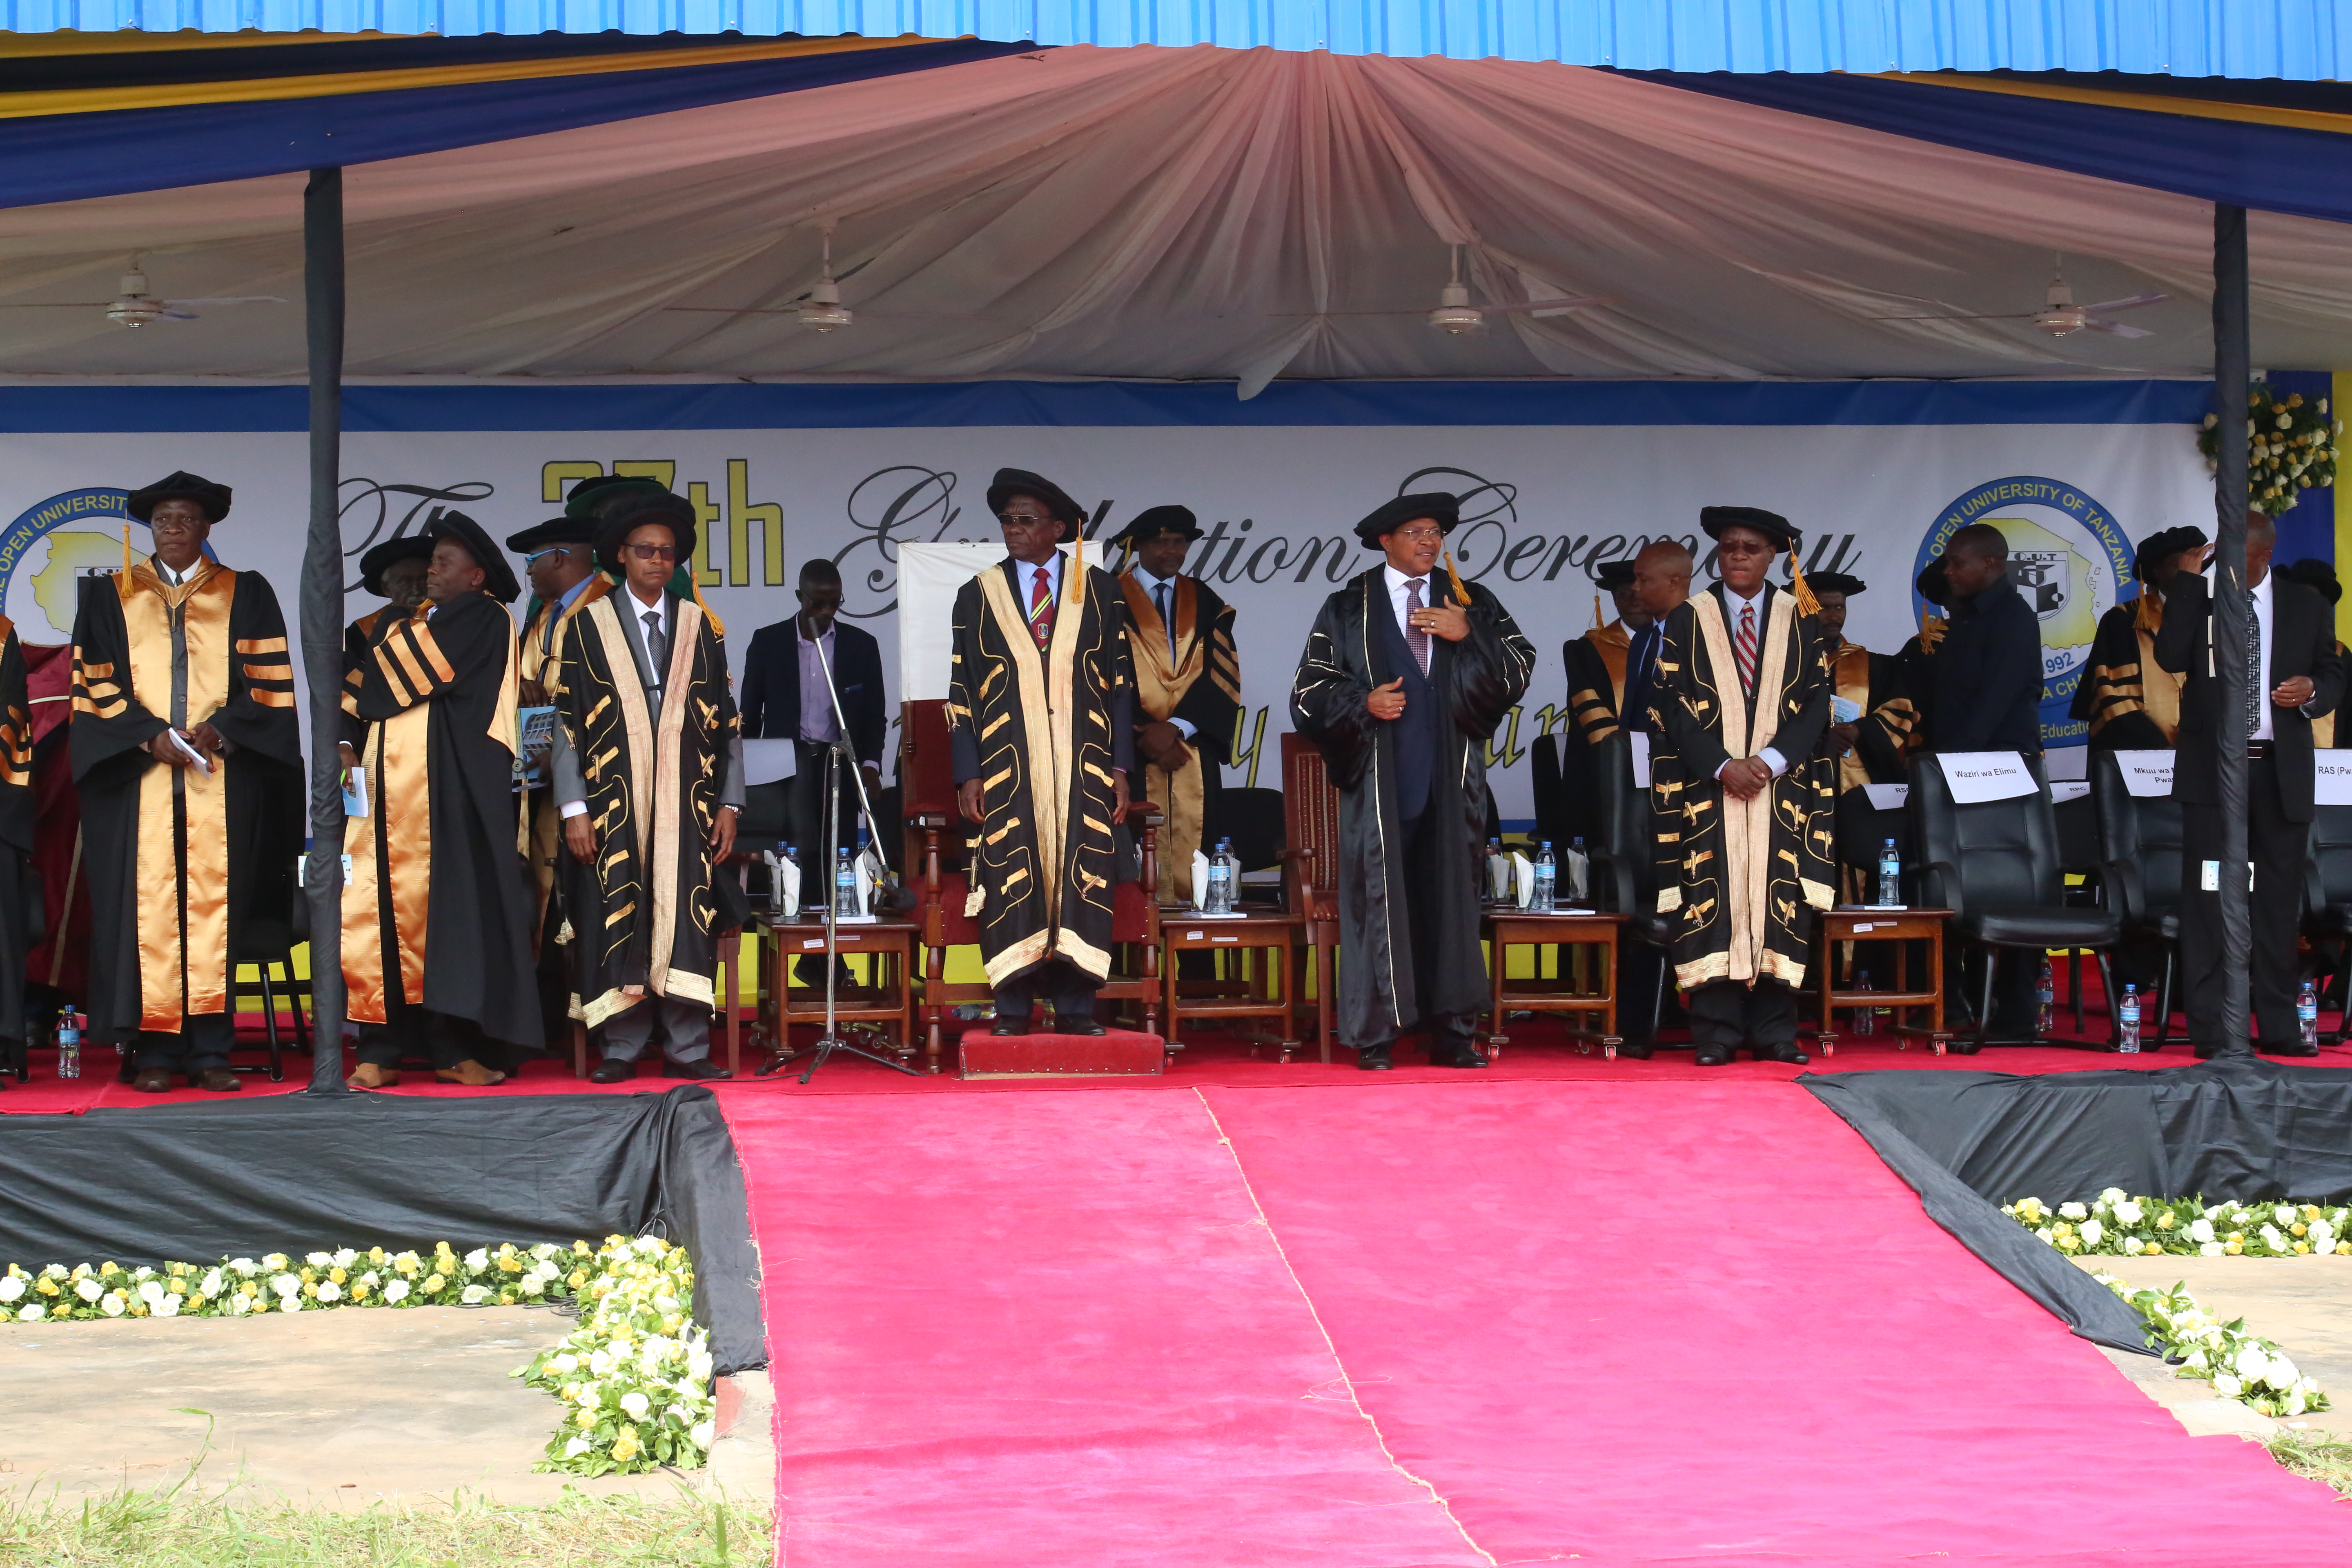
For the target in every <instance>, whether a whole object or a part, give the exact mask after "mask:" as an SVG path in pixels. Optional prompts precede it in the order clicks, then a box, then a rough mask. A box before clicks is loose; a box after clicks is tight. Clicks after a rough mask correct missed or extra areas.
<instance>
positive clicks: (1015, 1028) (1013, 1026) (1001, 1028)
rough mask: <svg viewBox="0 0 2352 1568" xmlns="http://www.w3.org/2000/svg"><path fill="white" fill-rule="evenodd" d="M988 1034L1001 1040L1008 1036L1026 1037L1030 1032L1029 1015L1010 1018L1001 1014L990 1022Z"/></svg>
mask: <svg viewBox="0 0 2352 1568" xmlns="http://www.w3.org/2000/svg"><path fill="white" fill-rule="evenodd" d="M988 1032H989V1033H990V1034H992V1035H994V1036H996V1037H998V1038H999V1039H1002V1038H1003V1037H1005V1036H1007V1035H1025V1034H1027V1033H1028V1032H1029V1015H1028V1014H1026V1013H1021V1014H1016V1015H1013V1016H1007V1015H1005V1014H1003V1013H999V1014H998V1015H997V1016H995V1017H994V1018H993V1019H992V1020H991V1021H990V1023H989V1026H988Z"/></svg>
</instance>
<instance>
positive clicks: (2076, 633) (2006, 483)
mask: <svg viewBox="0 0 2352 1568" xmlns="http://www.w3.org/2000/svg"><path fill="white" fill-rule="evenodd" d="M1979 522H1989V523H1990V524H1991V525H1992V526H1993V527H1995V528H1997V529H1999V530H2000V531H2001V536H2002V537H2003V538H2005V539H2007V540H2008V541H2009V579H2010V582H2011V584H2012V585H2013V586H2015V588H2016V589H2017V591H2018V593H2019V595H2021V597H2023V599H2024V600H2025V602H2026V603H2027V604H2028V605H2032V608H2033V613H2034V615H2035V616H2037V617H2039V618H2040V620H2041V622H2042V741H2043V742H2044V743H2045V744H2049V745H2063V744H2066V743H2068V742H2076V741H2080V740H2082V739H2083V737H2084V733H2085V732H2086V731H2087V730H2088V726H2087V725H2085V724H2083V723H2081V722H2079V721H2074V720H2072V719H2069V718H2067V717H2066V709H2067V707H2068V705H2069V704H2071V703H2072V702H2073V701H2074V688H2075V687H2076V685H2078V684H2079V683H2080V682H2081V680H2082V679H2083V667H2084V665H2085V664H2086V663H2088V662H2089V661H2090V657H2091V639H2092V637H2094V636H2095V635H2096V633H2097V631H2098V626H2099V617H2100V616H2104V615H2105V614H2106V613H2107V612H2108V611H2109V610H2110V609H2113V608H2114V607H2115V604H2116V598H2117V596H2118V595H2120V594H2121V593H2122V591H2123V585H2124V584H2127V583H2129V582H2130V581H2131V568H2132V549H2131V544H2130V542H2128V541H2127V540H2126V539H2125V538H2124V534H2123V531H2122V529H2121V528H2119V527H2118V526H2117V525H2116V521H2115V518H2114V517H2113V515H2112V514H2110V513H2109V512H2108V510H2107V509H2106V508H2105V507H2103V506H2101V505H2100V504H2099V503H2098V502H2097V501H2096V500H2093V499H2092V498H2091V497H2090V496H2087V495H2085V494H2084V493H2083V491H2082V490H2081V489H2079V488H2077V487H2076V486H2074V485H2069V484H2063V483H2061V482H2060V481H2058V480H2056V479H2042V478H2040V477H2038V476H2034V475H2030V474H2021V475H2015V476H2012V477H2011V478H2009V479H1993V480H1991V481H1990V482H1988V483H1985V484H1981V485H1979V486H1978V487H1977V488H1976V489H1972V490H1970V491H1969V492H1968V493H1967V494H1966V495H1963V496H1961V497H1959V498H1958V500H1954V501H1953V502H1952V503H1951V504H1950V505H1949V506H1948V507H1946V508H1944V510H1942V511H1941V512H1940V513H1938V514H1937V518H1936V522H1935V526H1934V527H1932V528H1930V529H1929V530H1928V531H1927V537H1926V538H1924V539H1922V540H1921V541H1920V542H1919V555H1918V559H1917V560H1916V562H1914V563H1913V564H1912V568H1911V572H1912V575H1913V577H1914V578H1915V579H1916V577H1917V575H1918V574H1919V573H1920V572H1922V571H1924V570H1926V568H1927V563H1928V562H1930V561H1932V560H1934V559H1935V558H1936V557H1937V556H1938V555H1941V554H1942V553H1943V552H1944V547H1945V546H1946V545H1947V544H1948V543H1950V542H1951V539H1952V535H1953V534H1955V533H1957V532H1958V531H1960V530H1961V529H1963V528H1966V527H1968V526H1969V525H1970V524H1972V523H1979ZM1911 607H1912V611H1913V614H1914V616H1916V615H1917V614H1918V613H1919V612H1920V611H1922V610H1925V611H1927V612H1929V613H1935V614H1940V613H1941V612H1939V611H1937V610H1936V609H1935V606H1934V605H1929V604H1928V603H1927V600H1925V599H1923V598H1921V597H1919V595H1918V594H1917V593H1916V591H1915V592H1914V593H1913V594H1912V595H1911Z"/></svg>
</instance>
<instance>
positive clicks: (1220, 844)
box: [1203, 838, 1234, 915]
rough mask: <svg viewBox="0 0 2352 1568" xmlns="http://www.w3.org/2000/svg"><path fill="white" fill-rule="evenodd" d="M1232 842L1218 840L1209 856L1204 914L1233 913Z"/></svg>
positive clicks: (1230, 840)
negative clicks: (1207, 890) (1207, 893)
mask: <svg viewBox="0 0 2352 1568" xmlns="http://www.w3.org/2000/svg"><path fill="white" fill-rule="evenodd" d="M1232 844H1233V840H1232V839H1230V838H1220V839H1218V840H1217V847H1216V848H1215V849H1214V850H1213V852H1211V854H1210V856H1209V895H1208V897H1207V899H1206V900H1203V910H1204V912H1206V913H1208V914H1213V915H1229V914H1232V913H1233V912H1234V857H1233V855H1232V853H1231V846H1232Z"/></svg>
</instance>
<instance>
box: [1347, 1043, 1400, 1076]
mask: <svg viewBox="0 0 2352 1568" xmlns="http://www.w3.org/2000/svg"><path fill="white" fill-rule="evenodd" d="M1394 1048H1395V1047H1392V1046H1364V1047H1360V1048H1359V1049H1358V1050H1357V1052H1356V1065H1357V1066H1358V1067H1359V1068H1362V1069H1363V1070H1364V1071H1366V1072H1388V1071H1390V1070H1391V1068H1394V1067H1395V1066H1396V1063H1395V1062H1393V1061H1391V1060H1390V1059H1389V1056H1390V1053H1391V1051H1392V1050H1393V1049H1394Z"/></svg>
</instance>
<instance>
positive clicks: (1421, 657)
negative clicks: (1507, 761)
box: [1290, 491, 1536, 1072]
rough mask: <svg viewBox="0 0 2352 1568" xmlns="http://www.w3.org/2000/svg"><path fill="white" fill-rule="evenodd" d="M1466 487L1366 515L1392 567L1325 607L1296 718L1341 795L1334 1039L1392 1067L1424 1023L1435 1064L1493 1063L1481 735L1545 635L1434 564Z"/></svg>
mask: <svg viewBox="0 0 2352 1568" xmlns="http://www.w3.org/2000/svg"><path fill="white" fill-rule="evenodd" d="M1457 521H1460V506H1459V503H1458V502H1457V500H1455V498H1454V497H1453V496H1451V495H1447V494H1444V492H1441V491H1433V492H1429V493H1425V494H1421V495H1408V496H1400V497H1398V498H1397V499H1396V500H1392V501H1390V502H1388V503H1387V504H1386V505H1384V506H1382V507H1381V509H1380V510H1377V511H1375V512H1373V513H1372V514H1371V515H1370V517H1367V518H1366V519H1364V521H1361V522H1360V523H1358V524H1357V525H1356V537H1357V538H1358V539H1360V540H1361V541H1362V542H1364V543H1365V544H1366V545H1367V546H1368V547H1370V548H1372V549H1377V550H1379V551H1381V552H1382V553H1384V554H1385V555H1386V556H1387V557H1388V560H1387V562H1386V563H1385V564H1383V565H1380V566H1376V567H1374V568H1373V569H1372V570H1370V571H1369V572H1366V573H1363V574H1360V575H1359V576H1357V577H1356V578H1354V579H1353V580H1351V581H1350V582H1349V583H1348V584H1345V585H1344V586H1342V587H1341V588H1340V589H1339V592H1338V593H1336V594H1333V595H1331V596H1330V597H1329V598H1328V599H1326V600H1324V601H1323V608H1322V610H1321V611H1320V612H1319V613H1318V615H1317V616H1316V617H1315V629H1314V630H1313V631H1312V632H1311V633H1309V634H1308V636H1307V651H1306V652H1305V654H1304V655H1302V656H1301V657H1300V659H1299V662H1298V674H1297V679H1296V680H1295V681H1294V682H1293V684H1292V687H1291V692H1290V721H1291V725H1292V727H1293V728H1294V729H1296V730H1297V731H1299V733H1301V734H1303V735H1305V736H1307V739H1309V740H1310V741H1312V742H1314V743H1315V748H1316V750H1317V751H1318V752H1322V753H1323V760H1324V763H1325V766H1326V767H1327V768H1328V771H1329V773H1330V777H1331V783H1332V784H1333V785H1334V786H1336V787H1337V788H1338V790H1339V943H1340V946H1341V948H1342V949H1343V950H1344V951H1345V952H1346V953H1347V958H1346V960H1345V961H1344V962H1343V963H1341V964H1340V965H1339V994H1338V1001H1339V1038H1340V1039H1341V1041H1342V1042H1343V1043H1345V1044H1347V1045H1349V1046H1352V1047H1355V1050H1356V1065H1357V1066H1358V1067H1359V1068H1364V1069H1366V1070H1368V1071H1373V1072H1379V1071H1383V1070H1385V1069H1387V1068H1390V1067H1391V1066H1393V1065H1394V1062H1393V1053H1394V1050H1395V1047H1396V1041H1397V1037H1399V1036H1401V1035H1403V1034H1405V1033H1406V1032H1408V1031H1411V1030H1416V1029H1417V1030H1419V1031H1421V1032H1423V1034H1425V1035H1426V1036H1427V1037H1428V1039H1429V1059H1430V1062H1431V1064H1432V1065H1433V1066H1436V1067H1457V1068H1482V1067H1485V1066H1486V1055H1485V1053H1483V1052H1482V1051H1480V1050H1479V1049H1478V1046H1477V1041H1476V1027H1477V1019H1478V1013H1479V1010H1480V1008H1482V1007H1483V1006H1484V1005H1486V963H1485V960H1484V957H1483V955H1482V953H1481V952H1480V950H1479V942H1478V918H1479V892H1478V877H1479V874H1480V867H1479V855H1478V846H1479V844H1480V842H1481V841H1482V840H1484V839H1485V838H1486V742H1488V741H1489V740H1490V739H1491V738H1492V737H1493V735H1494V732H1495V727H1496V725H1497V724H1499V723H1501V722H1502V721H1503V717H1504V715H1505V714H1506V713H1507V712H1508V711H1509V710H1510V708H1511V705H1512V704H1513V703H1515V702H1517V700H1519V698H1520V697H1521V696H1522V695H1523V694H1524V693H1525V692H1526V690H1527V689H1528V679H1529V677H1531V676H1532V675H1533V674H1534V672H1535V664H1536V650H1535V646H1534V645H1533V644H1532V643H1530V642H1528V639H1527V638H1526V637H1522V636H1521V635H1520V634H1519V628H1518V624H1517V622H1516V621H1514V620H1512V619H1511V614H1510V612H1509V611H1508V610H1506V609H1505V608H1503V605H1502V601H1500V600H1499V599H1497V598H1496V597H1495V595H1494V594H1493V592H1492V591H1491V590H1489V589H1487V588H1486V587H1485V586H1484V585H1483V584H1465V583H1463V582H1461V581H1460V580H1459V579H1458V578H1457V577H1455V576H1454V571H1453V562H1452V560H1451V558H1450V557H1449V558H1445V560H1444V570H1443V571H1440V570H1438V567H1439V564H1440V558H1441V554H1442V552H1443V550H1444V544H1443V541H1444V536H1445V535H1446V534H1448V533H1450V532H1452V531H1454V524H1455V523H1456V522H1457Z"/></svg>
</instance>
